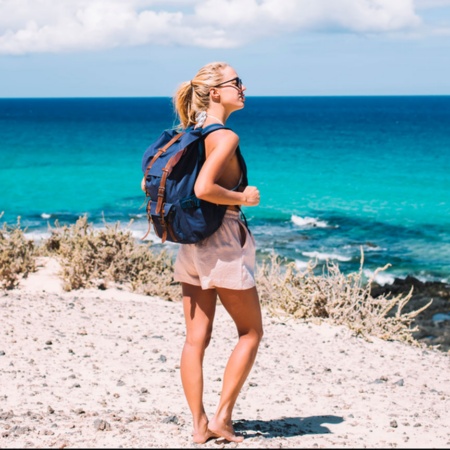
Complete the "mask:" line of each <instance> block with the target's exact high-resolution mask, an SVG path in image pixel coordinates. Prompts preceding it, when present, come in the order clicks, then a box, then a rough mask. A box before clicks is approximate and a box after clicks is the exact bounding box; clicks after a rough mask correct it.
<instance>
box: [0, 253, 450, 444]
mask: <svg viewBox="0 0 450 450" xmlns="http://www.w3.org/2000/svg"><path fill="white" fill-rule="evenodd" d="M56 271H57V265H56V263H55V261H54V260H50V261H49V263H48V264H47V265H46V266H44V267H42V268H41V269H40V270H39V271H38V272H37V273H35V274H33V275H31V276H30V277H29V278H28V279H27V280H23V281H22V283H21V287H20V289H17V290H14V291H9V292H4V293H1V292H0V311H1V313H0V317H1V322H0V324H1V326H0V336H1V337H0V355H1V356H0V370H1V375H0V377H1V378H0V448H21V447H22V448H23V447H29V448H49V447H54V448H63V447H68V448H69V447H70V448H109V447H111V448H119V447H126V448H132V447H133V448H152V447H153V448H155V447H159V448H180V447H183V448H186V447H191V448H196V447H213V448H215V447H224V446H225V447H227V448H228V447H232V448H234V447H236V446H237V447H242V448H269V447H273V448H300V447H301V448H311V447H318V448H363V447H368V448H389V447H400V448H417V447H418V448H450V428H449V426H450V401H449V399H450V370H449V369H450V357H449V355H448V354H444V353H441V352H439V351H437V350H424V349H418V348H414V347H412V346H409V345H405V344H401V343H397V342H385V341H382V340H379V339H373V341H372V342H370V343H369V342H366V341H365V340H363V339H361V338H357V337H354V336H352V334H351V333H350V332H349V331H348V330H347V329H346V328H343V327H334V326H329V325H327V324H322V325H319V324H307V323H304V322H294V321H292V320H291V321H286V322H282V321H281V320H280V319H273V318H271V317H269V316H268V315H267V314H265V315H264V324H265V336H264V338H263V342H262V345H261V348H260V352H259V354H258V357H257V360H256V363H255V366H254V368H253V370H252V372H251V374H250V376H249V378H248V380H247V382H246V384H245V386H244V388H243V389H242V392H241V395H240V397H239V400H238V403H237V405H236V409H235V416H234V419H235V420H236V421H237V423H236V424H235V427H236V430H237V431H238V432H239V431H240V432H244V433H245V434H246V439H245V440H244V442H243V443H242V444H239V445H237V444H231V443H227V442H224V441H223V440H210V441H209V442H207V443H206V444H204V445H203V446H201V445H195V444H193V442H192V440H191V418H190V414H189V411H188V408H187V404H186V401H185V399H184V395H183V391H182V387H181V382H180V376H179V366H178V364H179V357H180V352H181V348H182V345H183V340H184V321H183V315H182V310H181V303H179V302H175V303H172V302H167V301H164V300H161V299H158V298H152V297H147V296H141V295H136V294H133V293H129V292H126V291H121V290H117V289H108V290H106V291H98V290H81V291H73V292H70V293H66V292H63V291H62V289H61V282H60V280H59V279H58V277H57V276H56V275H55V273H56ZM215 324H216V325H215V329H214V332H213V339H212V342H211V345H210V347H209V348H208V350H207V355H206V358H205V379H206V388H205V390H206V391H205V405H206V409H207V412H208V413H209V414H212V413H213V412H214V409H215V406H216V404H217V401H218V395H219V392H220V389H221V381H220V380H221V377H222V373H223V369H224V365H225V362H226V359H227V357H228V355H229V353H230V351H231V349H232V347H233V345H234V344H235V342H236V336H235V334H236V333H235V330H234V326H233V323H232V322H231V320H230V319H229V317H228V316H227V314H226V312H224V310H223V308H222V307H221V306H218V311H217V316H216V322H215Z"/></svg>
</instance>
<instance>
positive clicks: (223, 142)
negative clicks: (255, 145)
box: [194, 130, 259, 206]
mask: <svg viewBox="0 0 450 450" xmlns="http://www.w3.org/2000/svg"><path fill="white" fill-rule="evenodd" d="M238 144H239V137H238V136H237V134H236V133H234V132H232V131H231V130H217V131H215V132H214V133H211V134H210V135H208V137H207V138H206V139H205V152H206V156H207V158H206V161H205V163H204V164H203V167H202V169H201V170H200V173H199V175H198V177H197V181H196V183H195V187H194V192H195V195H196V196H197V197H198V198H199V199H201V200H206V201H208V202H211V203H216V204H218V205H245V206H256V205H258V204H259V191H258V189H257V188H256V187H254V186H247V187H246V188H245V189H244V191H243V192H236V191H231V190H230V189H226V188H224V187H223V186H221V185H220V184H218V181H219V180H220V179H221V178H222V177H223V175H224V172H225V170H226V169H227V168H229V167H230V163H231V160H232V158H233V157H234V156H235V153H236V148H237V146H238ZM238 176H239V175H238ZM238 176H237V177H236V178H238Z"/></svg>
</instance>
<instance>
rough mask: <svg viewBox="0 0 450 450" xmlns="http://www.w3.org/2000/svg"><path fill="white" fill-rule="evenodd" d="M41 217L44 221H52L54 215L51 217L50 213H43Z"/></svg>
mask: <svg viewBox="0 0 450 450" xmlns="http://www.w3.org/2000/svg"><path fill="white" fill-rule="evenodd" d="M41 217H42V218H43V219H50V217H52V215H51V214H48V213H42V214H41Z"/></svg>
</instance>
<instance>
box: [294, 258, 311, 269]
mask: <svg viewBox="0 0 450 450" xmlns="http://www.w3.org/2000/svg"><path fill="white" fill-rule="evenodd" d="M295 267H296V268H297V269H298V270H305V269H307V268H308V262H307V261H300V260H298V259H296V260H295Z"/></svg>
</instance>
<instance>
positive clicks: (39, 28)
mask: <svg viewBox="0 0 450 450" xmlns="http://www.w3.org/2000/svg"><path fill="white" fill-rule="evenodd" d="M416 1H417V0H416ZM420 23H421V21H420V18H419V17H418V16H417V15H416V14H415V11H414V5H413V0H313V1H311V0H282V1H280V0H186V1H181V0H178V1H171V0H166V1H161V0H160V1H151V0H126V1H124V0H58V1H56V2H55V1H54V0H0V54H24V53H33V52H67V51H79V50H99V49H105V48H112V47H118V46H132V45H141V44H156V45H171V44H174V45H187V46H200V47H210V48H227V47H236V46H239V45H243V44H245V43H246V42H249V41H251V40H254V39H257V38H258V37H261V36H265V35H270V34H275V33H283V32H287V31H311V30H313V31H322V32H324V31H347V32H352V33H386V32H388V33H390V32H402V31H407V30H411V29H415V28H417V27H418V26H420Z"/></svg>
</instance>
